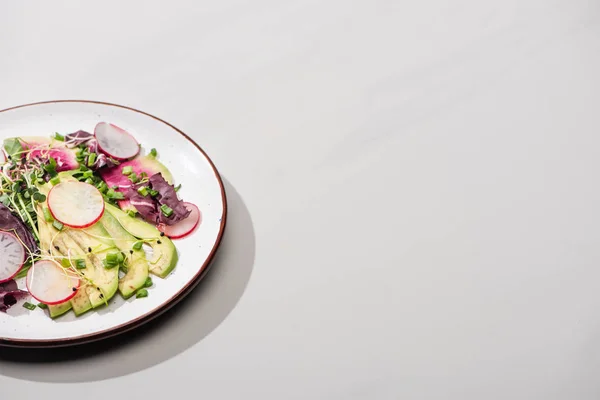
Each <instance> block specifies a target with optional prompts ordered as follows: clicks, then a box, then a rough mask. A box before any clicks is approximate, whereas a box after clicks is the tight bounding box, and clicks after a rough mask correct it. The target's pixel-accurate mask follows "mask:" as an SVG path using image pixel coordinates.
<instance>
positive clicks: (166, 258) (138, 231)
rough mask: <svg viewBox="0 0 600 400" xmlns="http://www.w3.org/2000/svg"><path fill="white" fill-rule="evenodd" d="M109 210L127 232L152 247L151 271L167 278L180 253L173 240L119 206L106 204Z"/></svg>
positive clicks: (106, 209)
mask: <svg viewBox="0 0 600 400" xmlns="http://www.w3.org/2000/svg"><path fill="white" fill-rule="evenodd" d="M106 211H108V213H109V214H111V215H112V216H113V217H114V218H115V219H116V220H117V221H118V222H119V223H120V224H121V226H122V227H123V228H125V230H126V231H127V232H129V233H130V234H131V235H133V236H135V237H136V238H138V239H140V240H144V242H145V243H146V244H147V245H149V246H150V247H151V248H152V257H151V259H150V260H148V262H149V264H150V272H151V273H152V274H154V275H156V276H158V277H160V278H165V277H166V276H167V275H169V274H170V273H171V271H173V269H174V268H175V265H177V261H178V260H179V255H178V254H177V249H176V248H175V245H174V244H173V241H172V240H171V239H169V238H168V237H166V236H161V235H160V231H159V230H158V229H156V227H155V226H154V225H151V224H149V223H147V222H146V221H143V220H141V219H140V218H135V217H131V216H129V215H128V214H127V213H126V212H124V211H122V210H120V209H119V208H117V207H115V206H113V205H111V204H106V208H105V212H106Z"/></svg>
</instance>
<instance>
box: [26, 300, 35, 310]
mask: <svg viewBox="0 0 600 400" xmlns="http://www.w3.org/2000/svg"><path fill="white" fill-rule="evenodd" d="M23 307H25V308H26V309H28V310H35V304H31V303H30V302H28V301H26V302H25V303H23Z"/></svg>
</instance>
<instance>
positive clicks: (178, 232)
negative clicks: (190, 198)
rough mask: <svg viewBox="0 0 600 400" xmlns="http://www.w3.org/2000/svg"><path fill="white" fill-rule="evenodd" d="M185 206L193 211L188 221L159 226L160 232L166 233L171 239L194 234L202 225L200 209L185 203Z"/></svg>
mask: <svg viewBox="0 0 600 400" xmlns="http://www.w3.org/2000/svg"><path fill="white" fill-rule="evenodd" d="M183 205H184V206H185V208H187V209H188V210H190V211H191V212H190V215H188V217H187V218H186V219H184V220H181V221H179V222H178V223H176V224H175V225H165V224H159V225H158V227H157V228H158V230H159V231H161V232H164V234H165V235H167V236H168V237H169V238H171V239H181V238H183V237H185V236H187V235H189V234H190V233H192V232H193V231H194V229H196V227H197V226H198V225H200V220H201V219H202V215H201V213H200V210H199V209H198V207H196V206H195V205H194V204H192V203H183Z"/></svg>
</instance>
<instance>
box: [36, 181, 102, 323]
mask: <svg viewBox="0 0 600 400" xmlns="http://www.w3.org/2000/svg"><path fill="white" fill-rule="evenodd" d="M42 190H44V191H46V190H47V187H44V188H43V189H42ZM42 190H40V191H42ZM36 211H37V214H38V231H39V234H40V247H41V250H42V252H43V253H46V252H49V254H50V255H51V256H69V255H70V256H71V258H81V257H85V253H84V252H83V251H82V250H81V249H80V248H79V247H78V246H77V245H76V244H75V243H73V242H72V241H70V240H69V238H68V237H66V235H65V234H64V233H63V232H59V231H58V230H57V229H56V228H54V227H53V226H52V225H51V224H50V223H48V222H46V220H45V219H44V215H43V212H42V208H41V206H40V205H38V207H37V210H36ZM54 246H56V247H58V249H57V248H56V247H54ZM83 274H85V273H83ZM87 286H88V283H87V282H86V281H85V280H83V279H82V281H81V283H80V287H79V290H78V291H77V294H75V296H74V297H73V298H72V299H71V300H69V301H66V302H65V303H61V304H59V305H54V306H48V310H49V312H50V316H51V317H53V318H55V317H57V316H60V315H63V314H64V313H66V312H67V311H69V310H70V309H73V312H74V313H75V315H77V316H79V315H82V314H84V313H86V312H88V311H89V310H91V309H92V303H91V301H90V298H89V296H88V294H87ZM66 303H70V307H67V304H66Z"/></svg>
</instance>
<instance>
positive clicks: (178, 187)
mask: <svg viewBox="0 0 600 400" xmlns="http://www.w3.org/2000/svg"><path fill="white" fill-rule="evenodd" d="M179 189H181V183H180V184H179V185H177V186H175V192H179Z"/></svg>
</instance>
